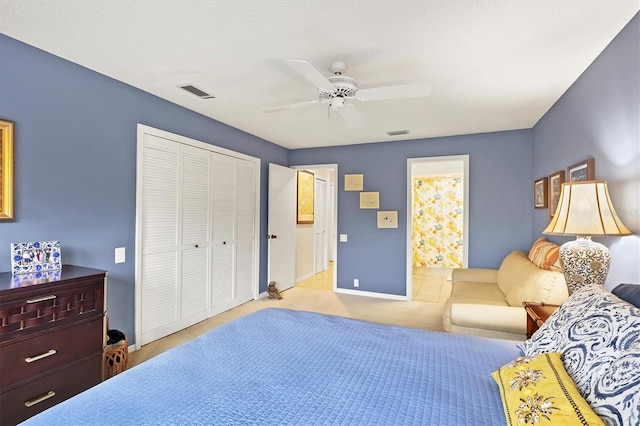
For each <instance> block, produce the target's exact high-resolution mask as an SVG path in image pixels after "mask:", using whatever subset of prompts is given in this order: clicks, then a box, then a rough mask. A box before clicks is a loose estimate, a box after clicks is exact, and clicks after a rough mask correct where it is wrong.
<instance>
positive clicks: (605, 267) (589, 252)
mask: <svg viewBox="0 0 640 426" xmlns="http://www.w3.org/2000/svg"><path fill="white" fill-rule="evenodd" d="M542 233H543V234H548V235H575V236H576V237H577V238H576V239H575V240H574V241H569V242H566V243H564V244H563V245H561V246H560V262H561V265H562V271H563V272H564V278H565V280H566V282H567V287H568V288H569V294H571V293H573V292H574V291H576V290H577V289H579V288H580V287H582V286H585V285H589V284H599V285H604V280H605V278H606V277H607V274H608V273H609V264H610V263H611V256H610V254H609V249H608V248H607V247H605V246H604V245H602V244H600V243H597V242H595V241H591V236H592V235H629V234H631V231H629V229H627V227H626V226H624V225H623V224H622V222H621V221H620V219H619V218H618V215H617V214H616V211H615V209H614V208H613V204H612V203H611V199H610V198H609V190H608V189H607V182H605V181H597V180H592V181H582V182H569V183H563V184H562V186H561V189H560V199H559V200H558V207H557V208H556V211H555V214H554V215H553V219H551V223H549V226H547V228H546V229H545V230H544V231H542Z"/></svg>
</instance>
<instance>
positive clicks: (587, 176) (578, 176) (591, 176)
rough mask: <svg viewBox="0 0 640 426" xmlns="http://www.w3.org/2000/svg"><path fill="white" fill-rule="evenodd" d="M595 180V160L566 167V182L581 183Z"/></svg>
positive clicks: (590, 159) (591, 159)
mask: <svg viewBox="0 0 640 426" xmlns="http://www.w3.org/2000/svg"><path fill="white" fill-rule="evenodd" d="M595 178H596V160H594V159H593V158H589V159H588V160H584V161H581V162H579V163H576V164H574V165H572V166H569V167H567V182H582V181H585V180H595Z"/></svg>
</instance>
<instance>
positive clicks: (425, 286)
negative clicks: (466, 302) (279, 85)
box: [413, 267, 451, 304]
mask: <svg viewBox="0 0 640 426" xmlns="http://www.w3.org/2000/svg"><path fill="white" fill-rule="evenodd" d="M450 295H451V269H447V268H428V267H414V268H413V300H417V301H421V302H431V303H440V304H444V303H445V302H446V301H447V299H448V298H449V296H450Z"/></svg>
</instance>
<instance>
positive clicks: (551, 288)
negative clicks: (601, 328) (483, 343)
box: [442, 250, 569, 340]
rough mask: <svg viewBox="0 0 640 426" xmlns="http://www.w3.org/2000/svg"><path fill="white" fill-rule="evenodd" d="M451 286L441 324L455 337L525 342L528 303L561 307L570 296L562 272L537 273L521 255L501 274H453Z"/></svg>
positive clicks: (514, 256)
mask: <svg viewBox="0 0 640 426" xmlns="http://www.w3.org/2000/svg"><path fill="white" fill-rule="evenodd" d="M451 281H452V289H451V297H450V298H449V300H448V301H447V303H446V305H445V309H444V314H443V318H442V322H443V326H444V329H445V331H449V332H453V333H462V334H474V335H478V336H487V337H495V338H499V339H510V340H525V339H526V332H527V314H526V312H525V310H524V307H523V306H522V302H523V301H527V302H539V303H548V304H555V305H559V304H561V303H562V302H564V301H565V300H566V299H567V298H568V297H569V294H568V290H567V285H566V282H565V280H564V276H563V275H562V273H561V272H555V271H550V270H546V269H540V268H538V267H537V266H536V265H535V264H534V263H531V262H530V261H529V258H528V257H527V254H526V253H524V252H522V251H520V250H516V251H513V252H511V253H510V254H509V255H508V256H507V257H505V258H504V260H503V261H502V264H501V265H500V268H499V269H478V268H471V269H454V270H453V273H452V276H451Z"/></svg>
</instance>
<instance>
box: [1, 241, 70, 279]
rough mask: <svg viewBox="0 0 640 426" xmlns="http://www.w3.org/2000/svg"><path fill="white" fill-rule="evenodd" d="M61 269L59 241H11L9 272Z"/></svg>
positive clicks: (26, 272) (23, 272)
mask: <svg viewBox="0 0 640 426" xmlns="http://www.w3.org/2000/svg"><path fill="white" fill-rule="evenodd" d="M56 269H62V257H61V256H60V241H34V242H29V243H11V272H13V273H14V274H28V273H32V272H44V271H52V270H56Z"/></svg>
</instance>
